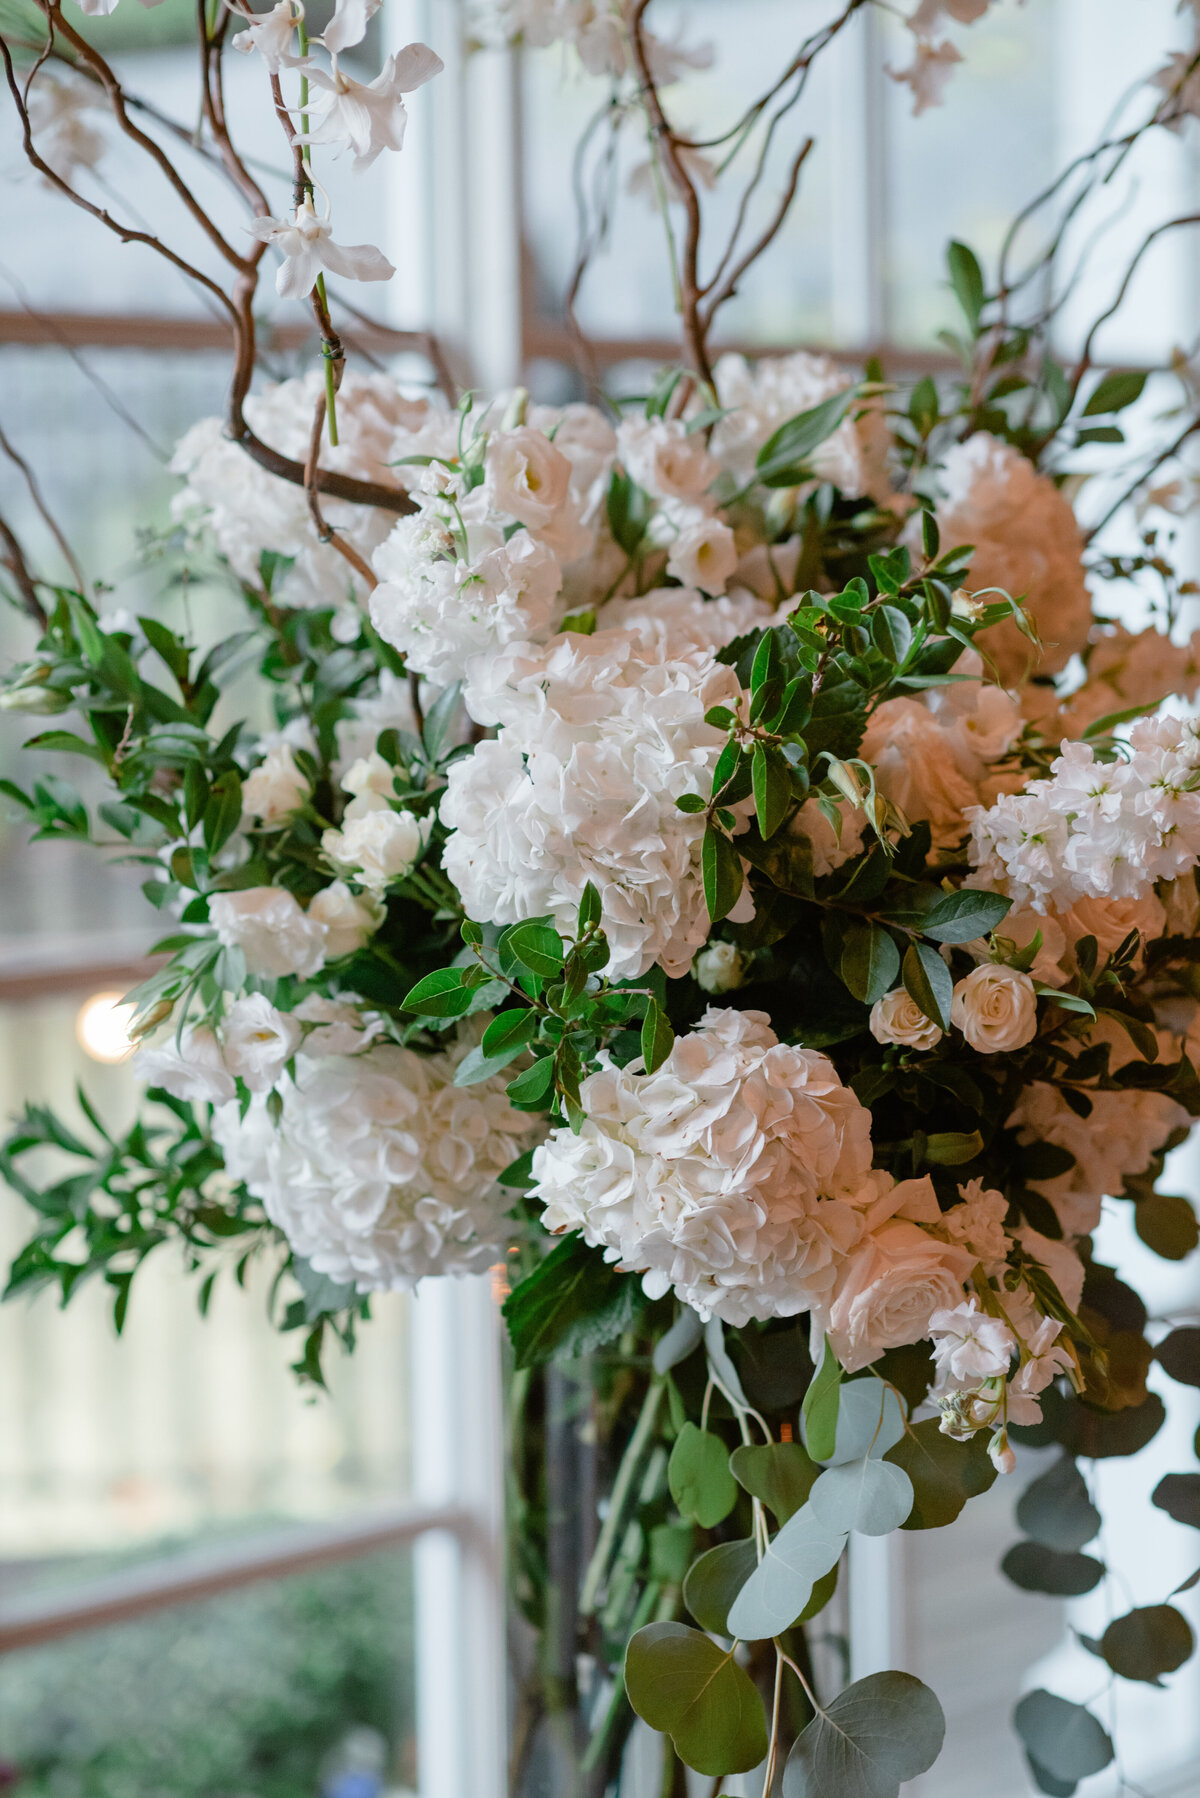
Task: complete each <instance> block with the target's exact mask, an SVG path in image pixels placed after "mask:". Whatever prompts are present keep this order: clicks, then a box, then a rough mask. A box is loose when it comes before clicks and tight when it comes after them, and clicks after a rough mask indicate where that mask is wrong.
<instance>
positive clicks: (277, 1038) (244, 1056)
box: [221, 993, 300, 1093]
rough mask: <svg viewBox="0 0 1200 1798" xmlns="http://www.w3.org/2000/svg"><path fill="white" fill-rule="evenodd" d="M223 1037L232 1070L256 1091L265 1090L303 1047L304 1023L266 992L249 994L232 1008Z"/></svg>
mask: <svg viewBox="0 0 1200 1798" xmlns="http://www.w3.org/2000/svg"><path fill="white" fill-rule="evenodd" d="M221 1039H222V1047H223V1049H224V1052H225V1065H226V1067H227V1068H228V1069H229V1072H230V1073H231V1074H236V1075H237V1077H238V1079H239V1080H244V1081H245V1083H246V1085H247V1086H248V1087H249V1089H250V1091H251V1092H252V1093H265V1092H269V1091H270V1089H271V1088H272V1087H273V1086H274V1085H275V1083H276V1081H277V1080H278V1079H279V1076H280V1075H281V1074H282V1072H283V1070H284V1068H285V1067H286V1066H287V1064H288V1062H289V1061H290V1060H291V1058H292V1056H293V1055H294V1054H295V1053H296V1050H297V1049H298V1048H299V1047H300V1026H299V1024H297V1023H296V1021H295V1019H294V1018H293V1017H291V1016H290V1015H289V1014H288V1013H287V1012H282V1011H277V1010H276V1009H275V1007H274V1006H273V1005H272V1004H271V1001H270V1000H269V999H268V998H266V997H265V996H264V995H263V994H262V993H249V994H247V995H246V997H245V998H243V999H235V1001H234V1003H233V1004H232V1005H231V1006H230V1007H229V1011H228V1013H227V1014H226V1018H225V1023H224V1025H223V1026H222V1030H221Z"/></svg>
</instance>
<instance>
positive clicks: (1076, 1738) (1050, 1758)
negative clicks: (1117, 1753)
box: [1013, 1690, 1113, 1783]
mask: <svg viewBox="0 0 1200 1798" xmlns="http://www.w3.org/2000/svg"><path fill="white" fill-rule="evenodd" d="M1013 1722H1014V1724H1015V1725H1016V1730H1017V1734H1018V1735H1019V1736H1020V1738H1021V1740H1022V1742H1024V1744H1025V1747H1026V1748H1027V1749H1028V1751H1029V1758H1030V1759H1031V1760H1034V1761H1036V1762H1037V1764H1038V1766H1039V1767H1044V1768H1045V1769H1046V1772H1047V1773H1049V1774H1050V1775H1051V1776H1052V1777H1053V1778H1054V1779H1058V1780H1062V1781H1063V1782H1064V1783H1068V1782H1071V1781H1074V1780H1080V1779H1086V1778H1087V1776H1088V1775H1089V1773H1099V1772H1100V1771H1101V1770H1102V1769H1103V1768H1104V1767H1107V1766H1108V1764H1109V1762H1110V1761H1111V1760H1112V1757H1113V1745H1112V1741H1111V1739H1110V1737H1109V1734H1108V1731H1107V1730H1106V1729H1105V1728H1104V1726H1103V1725H1102V1724H1101V1723H1099V1722H1098V1721H1097V1720H1096V1718H1095V1717H1093V1716H1092V1713H1091V1711H1089V1710H1088V1709H1087V1707H1086V1706H1085V1705H1082V1704H1072V1702H1071V1700H1070V1699H1069V1698H1059V1697H1058V1696H1057V1695H1056V1694H1055V1693H1054V1692H1046V1691H1041V1690H1039V1691H1036V1692H1027V1693H1026V1694H1025V1696H1024V1698H1022V1700H1021V1702H1020V1703H1019V1704H1018V1706H1017V1708H1016V1710H1015V1711H1014V1712H1013Z"/></svg>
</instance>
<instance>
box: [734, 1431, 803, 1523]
mask: <svg viewBox="0 0 1200 1798" xmlns="http://www.w3.org/2000/svg"><path fill="white" fill-rule="evenodd" d="M729 1465H730V1468H731V1469H732V1471H733V1477H734V1479H735V1480H736V1481H737V1482H738V1485H739V1486H742V1487H744V1488H745V1490H746V1491H747V1492H748V1493H749V1494H750V1496H751V1497H752V1498H758V1499H761V1500H762V1502H763V1504H764V1505H766V1507H767V1509H768V1510H769V1511H771V1512H772V1513H773V1514H774V1516H775V1517H776V1518H777V1519H778V1521H779V1522H780V1523H787V1522H788V1520H789V1518H792V1517H794V1516H795V1515H796V1512H797V1511H798V1510H799V1509H800V1507H801V1505H803V1504H804V1503H805V1502H806V1500H807V1498H808V1495H809V1493H810V1492H811V1491H812V1489H813V1484H814V1482H815V1480H816V1478H817V1475H818V1474H819V1473H820V1471H821V1470H820V1468H819V1467H818V1466H817V1463H816V1462H815V1461H813V1460H811V1459H810V1457H809V1455H808V1451H807V1450H806V1449H803V1448H801V1446H800V1444H799V1443H798V1442H764V1443H762V1444H760V1445H759V1446H757V1447H754V1448H751V1447H748V1446H743V1447H742V1448H735V1449H734V1451H733V1453H732V1455H731V1456H730V1457H729Z"/></svg>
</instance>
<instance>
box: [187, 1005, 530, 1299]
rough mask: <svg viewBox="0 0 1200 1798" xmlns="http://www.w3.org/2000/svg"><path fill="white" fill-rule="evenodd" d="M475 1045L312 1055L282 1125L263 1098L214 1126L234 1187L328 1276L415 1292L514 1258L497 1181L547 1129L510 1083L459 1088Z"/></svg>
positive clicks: (304, 1059) (287, 1092)
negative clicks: (508, 1089)
mask: <svg viewBox="0 0 1200 1798" xmlns="http://www.w3.org/2000/svg"><path fill="white" fill-rule="evenodd" d="M477 1036H478V1032H477V1031H466V1032H463V1033H462V1034H461V1035H460V1037H459V1040H458V1041H457V1042H456V1043H455V1044H454V1045H453V1046H452V1047H451V1048H449V1049H447V1050H446V1051H444V1052H442V1053H439V1054H437V1055H418V1054H416V1053H415V1052H414V1051H413V1050H411V1049H402V1048H398V1047H396V1046H395V1045H393V1044H390V1043H388V1044H382V1045H379V1046H377V1047H374V1048H371V1049H370V1050H368V1051H367V1053H366V1054H363V1055H356V1056H354V1057H352V1058H348V1059H341V1058H339V1057H336V1056H335V1057H322V1058H319V1059H316V1060H313V1059H310V1058H309V1057H308V1056H305V1055H304V1054H301V1055H299V1056H298V1057H297V1061H296V1078H295V1081H294V1082H293V1081H292V1080H289V1079H285V1080H284V1081H283V1082H282V1084H281V1086H280V1088H279V1091H280V1095H281V1098H282V1113H281V1115H280V1118H279V1123H278V1126H276V1125H275V1124H274V1123H273V1122H272V1120H271V1116H270V1113H269V1112H268V1110H267V1106H266V1101H265V1099H263V1098H256V1099H254V1100H252V1102H251V1105H250V1109H249V1110H248V1112H247V1113H246V1116H245V1119H244V1120H240V1119H239V1118H238V1115H237V1107H236V1106H233V1105H228V1106H225V1107H224V1108H223V1109H222V1110H221V1111H220V1112H218V1113H217V1114H216V1115H215V1117H214V1120H213V1133H214V1135H215V1137H216V1139H217V1142H218V1144H219V1146H220V1147H221V1149H222V1151H223V1153H224V1156H225V1165H226V1168H227V1170H228V1172H229V1174H230V1176H231V1177H232V1178H233V1179H234V1180H238V1181H243V1182H244V1183H245V1184H246V1186H248V1187H249V1189H250V1191H251V1192H252V1193H253V1194H254V1195H255V1197H256V1198H258V1199H260V1200H261V1201H262V1203H263V1205H264V1206H265V1208H266V1212H267V1215H268V1217H269V1218H270V1219H271V1221H272V1222H273V1223H274V1224H276V1225H277V1226H278V1228H279V1229H281V1230H282V1231H283V1233H284V1235H285V1236H286V1237H287V1239H288V1241H289V1243H290V1244H291V1246H292V1249H293V1250H294V1252H295V1253H296V1254H297V1255H300V1256H302V1257H303V1258H304V1259H305V1260H306V1261H308V1262H309V1263H310V1264H311V1265H312V1267H313V1268H315V1270H316V1271H317V1272H318V1273H321V1274H327V1275H328V1276H329V1278H330V1279H332V1280H338V1281H342V1282H344V1283H346V1284H352V1285H354V1286H356V1287H357V1288H358V1290H359V1291H360V1292H374V1291H389V1290H390V1291H400V1292H403V1291H408V1290H410V1289H411V1288H412V1287H413V1286H415V1285H416V1283H417V1281H418V1280H420V1279H421V1278H423V1277H424V1276H425V1275H427V1274H471V1273H481V1272H482V1271H483V1270H484V1269H485V1268H487V1267H489V1266H491V1265H492V1264H493V1263H494V1262H495V1261H497V1260H498V1259H499V1258H500V1257H501V1256H502V1255H503V1253H504V1249H505V1246H506V1243H507V1239H508V1235H509V1226H508V1224H507V1222H506V1219H505V1213H506V1211H507V1210H508V1209H509V1207H510V1206H511V1204H512V1195H511V1194H508V1193H506V1192H504V1191H503V1189H501V1188H499V1187H498V1186H497V1184H496V1179H497V1175H499V1174H501V1173H502V1172H503V1171H504V1169H505V1168H506V1167H507V1166H508V1164H509V1163H510V1162H511V1161H513V1160H515V1159H516V1157H517V1156H518V1155H519V1154H521V1153H522V1151H523V1150H524V1149H525V1148H527V1147H528V1146H529V1143H530V1138H531V1136H532V1135H533V1134H534V1133H536V1131H537V1130H539V1129H540V1127H541V1125H540V1120H538V1119H537V1118H535V1117H532V1116H531V1115H530V1114H529V1113H526V1112H520V1111H515V1110H514V1109H513V1107H512V1106H511V1105H510V1104H509V1102H508V1099H507V1098H506V1096H505V1093H504V1085H505V1081H506V1080H507V1079H508V1075H507V1074H503V1075H500V1076H499V1077H498V1078H493V1079H491V1080H487V1081H484V1082H482V1083H481V1084H479V1085H476V1086H471V1087H465V1088H463V1087H456V1086H455V1085H454V1074H455V1070H456V1069H457V1067H458V1065H459V1063H460V1062H461V1061H462V1059H463V1057H464V1056H465V1055H466V1054H467V1053H468V1051H469V1050H470V1049H471V1047H472V1046H473V1044H474V1042H475V1041H476V1040H477Z"/></svg>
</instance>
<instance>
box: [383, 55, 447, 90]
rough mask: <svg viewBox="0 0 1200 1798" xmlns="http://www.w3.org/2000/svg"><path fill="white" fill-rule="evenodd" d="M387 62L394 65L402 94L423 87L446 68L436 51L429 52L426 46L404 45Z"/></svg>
mask: <svg viewBox="0 0 1200 1798" xmlns="http://www.w3.org/2000/svg"><path fill="white" fill-rule="evenodd" d="M388 61H389V62H392V63H394V64H395V69H396V78H397V80H398V81H399V84H400V92H401V93H402V94H411V93H412V91H413V89H414V88H418V87H424V85H425V83H426V82H427V81H432V80H433V78H434V76H435V75H440V74H441V72H442V70H443V69H444V68H445V66H446V65H445V63H444V62H443V61H442V59H441V57H440V56H439V55H438V54H437V51H436V50H431V49H430V48H429V45H428V44H406V45H405V46H404V48H403V50H401V51H400V52H399V54H398V55H396V56H394V57H389V58H388ZM374 85H375V84H374V83H372V86H374Z"/></svg>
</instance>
